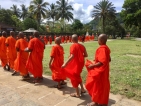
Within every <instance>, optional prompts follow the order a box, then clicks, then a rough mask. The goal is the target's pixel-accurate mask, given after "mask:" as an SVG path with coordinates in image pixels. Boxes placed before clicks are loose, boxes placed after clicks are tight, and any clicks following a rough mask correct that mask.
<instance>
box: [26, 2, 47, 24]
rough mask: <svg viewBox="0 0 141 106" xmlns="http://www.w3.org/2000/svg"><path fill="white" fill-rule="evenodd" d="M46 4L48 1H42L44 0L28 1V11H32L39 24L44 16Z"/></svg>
mask: <svg viewBox="0 0 141 106" xmlns="http://www.w3.org/2000/svg"><path fill="white" fill-rule="evenodd" d="M47 5H49V3H48V2H44V0H32V1H31V2H30V6H29V11H30V12H31V13H33V16H34V18H35V19H36V20H37V22H38V25H39V26H40V23H41V19H42V18H46V12H47V9H46V7H47Z"/></svg>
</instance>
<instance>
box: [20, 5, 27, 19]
mask: <svg viewBox="0 0 141 106" xmlns="http://www.w3.org/2000/svg"><path fill="white" fill-rule="evenodd" d="M21 8H22V12H21V17H20V18H22V19H23V20H24V19H25V18H26V17H27V16H28V8H27V7H26V6H25V5H24V4H22V5H21Z"/></svg>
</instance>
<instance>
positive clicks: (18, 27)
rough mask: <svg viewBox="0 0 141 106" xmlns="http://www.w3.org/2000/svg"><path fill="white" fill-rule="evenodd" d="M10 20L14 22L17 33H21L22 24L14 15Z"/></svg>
mask: <svg viewBox="0 0 141 106" xmlns="http://www.w3.org/2000/svg"><path fill="white" fill-rule="evenodd" d="M11 18H12V20H13V21H14V22H15V27H16V30H17V31H22V30H23V23H22V21H21V20H20V19H18V17H17V16H16V15H12V16H11Z"/></svg>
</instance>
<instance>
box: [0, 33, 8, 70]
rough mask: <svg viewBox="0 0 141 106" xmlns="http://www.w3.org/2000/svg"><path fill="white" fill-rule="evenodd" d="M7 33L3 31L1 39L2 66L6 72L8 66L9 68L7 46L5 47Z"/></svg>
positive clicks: (0, 57) (0, 54) (0, 55)
mask: <svg viewBox="0 0 141 106" xmlns="http://www.w3.org/2000/svg"><path fill="white" fill-rule="evenodd" d="M6 36H7V34H6V32H5V31H3V32H2V36H1V37H0V60H1V65H2V67H3V69H4V70H6V66H7V63H8V62H7V55H6V49H7V47H6V45H5V41H6Z"/></svg>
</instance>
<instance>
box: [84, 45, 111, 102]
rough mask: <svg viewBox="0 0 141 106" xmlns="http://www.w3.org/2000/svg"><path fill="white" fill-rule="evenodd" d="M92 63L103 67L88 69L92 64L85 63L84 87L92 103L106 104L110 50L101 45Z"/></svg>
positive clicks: (108, 90) (89, 62) (108, 89)
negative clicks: (85, 76) (86, 72)
mask: <svg viewBox="0 0 141 106" xmlns="http://www.w3.org/2000/svg"><path fill="white" fill-rule="evenodd" d="M94 62H95V63H97V62H101V63H102V64H103V65H102V66H100V67H95V68H93V69H89V68H88V66H89V65H90V64H92V63H93V62H91V61H89V60H87V61H86V64H85V66H86V68H87V70H88V76H87V79H86V85H85V86H86V89H87V91H88V93H89V94H90V96H91V98H92V101H94V102H97V103H99V104H108V101H109V92H110V82H109V62H110V49H109V48H108V47H107V46H106V45H102V46H100V47H99V48H98V49H97V50H96V54H95V61H94Z"/></svg>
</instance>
